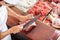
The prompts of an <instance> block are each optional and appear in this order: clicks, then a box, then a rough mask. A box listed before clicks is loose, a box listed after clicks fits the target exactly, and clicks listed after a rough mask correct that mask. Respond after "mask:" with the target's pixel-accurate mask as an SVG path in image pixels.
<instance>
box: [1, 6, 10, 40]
mask: <svg viewBox="0 0 60 40" xmlns="http://www.w3.org/2000/svg"><path fill="white" fill-rule="evenodd" d="M7 17H8V16H7V9H6V6H4V5H2V6H1V7H0V32H5V31H7V30H8V28H7V25H6V21H7ZM2 40H11V36H10V35H7V36H6V37H5V38H3V39H2Z"/></svg>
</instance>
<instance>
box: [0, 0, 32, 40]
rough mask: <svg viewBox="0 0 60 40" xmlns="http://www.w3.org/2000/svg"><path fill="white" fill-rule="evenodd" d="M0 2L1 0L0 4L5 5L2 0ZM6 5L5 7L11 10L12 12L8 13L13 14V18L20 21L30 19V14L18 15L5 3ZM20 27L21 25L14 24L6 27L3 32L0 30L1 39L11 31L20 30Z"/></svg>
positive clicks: (14, 32) (16, 31)
mask: <svg viewBox="0 0 60 40" xmlns="http://www.w3.org/2000/svg"><path fill="white" fill-rule="evenodd" d="M2 2H3V1H1V2H0V5H5V3H4V2H3V3H2ZM6 7H7V10H10V11H11V12H13V13H12V14H11V13H9V14H8V15H11V16H14V17H15V18H17V19H18V20H20V21H21V22H24V21H26V20H27V19H31V18H32V17H33V16H32V14H29V15H26V16H22V15H18V14H17V13H15V12H14V11H12V10H11V9H10V8H9V7H8V5H6ZM22 28H23V27H22V25H16V26H13V27H12V28H10V29H8V30H7V31H5V32H0V36H1V37H0V39H3V38H4V37H6V36H7V35H9V34H12V33H13V34H16V33H18V32H20V31H22Z"/></svg>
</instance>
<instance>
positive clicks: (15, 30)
mask: <svg viewBox="0 0 60 40" xmlns="http://www.w3.org/2000/svg"><path fill="white" fill-rule="evenodd" d="M20 31H22V27H20V25H17V26H13V27H12V28H10V29H8V30H7V31H5V32H1V33H0V34H1V37H0V39H3V38H4V37H5V36H7V35H9V34H11V33H14V34H16V33H18V32H20Z"/></svg>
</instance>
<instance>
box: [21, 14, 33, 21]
mask: <svg viewBox="0 0 60 40" xmlns="http://www.w3.org/2000/svg"><path fill="white" fill-rule="evenodd" d="M32 18H33V14H28V15H26V16H23V17H22V18H20V21H21V22H25V21H26V20H29V19H32Z"/></svg>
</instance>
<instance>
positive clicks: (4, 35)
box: [0, 30, 11, 39]
mask: <svg viewBox="0 0 60 40" xmlns="http://www.w3.org/2000/svg"><path fill="white" fill-rule="evenodd" d="M9 34H11V33H10V30H7V31H5V32H1V37H0V39H3V38H4V37H6V36H7V35H9Z"/></svg>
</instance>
